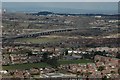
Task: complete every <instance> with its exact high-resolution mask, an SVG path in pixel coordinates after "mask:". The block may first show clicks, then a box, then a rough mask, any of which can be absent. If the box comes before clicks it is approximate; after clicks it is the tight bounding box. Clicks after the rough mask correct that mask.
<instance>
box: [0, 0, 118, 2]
mask: <svg viewBox="0 0 120 80" xmlns="http://www.w3.org/2000/svg"><path fill="white" fill-rule="evenodd" d="M1 1H2V2H119V0H1Z"/></svg>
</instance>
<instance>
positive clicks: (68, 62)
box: [59, 59, 93, 64]
mask: <svg viewBox="0 0 120 80" xmlns="http://www.w3.org/2000/svg"><path fill="white" fill-rule="evenodd" d="M79 63H93V61H91V60H86V59H80V60H59V64H79Z"/></svg>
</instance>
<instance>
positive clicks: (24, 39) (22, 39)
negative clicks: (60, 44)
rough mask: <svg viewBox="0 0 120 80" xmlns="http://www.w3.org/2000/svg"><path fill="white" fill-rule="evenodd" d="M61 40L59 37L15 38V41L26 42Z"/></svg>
mask: <svg viewBox="0 0 120 80" xmlns="http://www.w3.org/2000/svg"><path fill="white" fill-rule="evenodd" d="M59 40H61V39H60V38H50V37H49V38H48V37H45V38H21V39H16V41H17V42H27V43H44V42H55V41H59Z"/></svg>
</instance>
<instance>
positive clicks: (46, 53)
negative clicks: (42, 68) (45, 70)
mask: <svg viewBox="0 0 120 80" xmlns="http://www.w3.org/2000/svg"><path fill="white" fill-rule="evenodd" d="M48 56H49V52H45V53H44V54H43V56H42V58H43V59H42V60H43V62H46V61H47V60H48Z"/></svg>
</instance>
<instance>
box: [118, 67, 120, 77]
mask: <svg viewBox="0 0 120 80" xmlns="http://www.w3.org/2000/svg"><path fill="white" fill-rule="evenodd" d="M118 74H119V75H120V67H119V68H118Z"/></svg>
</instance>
